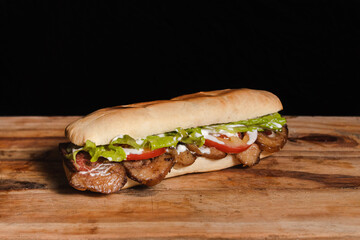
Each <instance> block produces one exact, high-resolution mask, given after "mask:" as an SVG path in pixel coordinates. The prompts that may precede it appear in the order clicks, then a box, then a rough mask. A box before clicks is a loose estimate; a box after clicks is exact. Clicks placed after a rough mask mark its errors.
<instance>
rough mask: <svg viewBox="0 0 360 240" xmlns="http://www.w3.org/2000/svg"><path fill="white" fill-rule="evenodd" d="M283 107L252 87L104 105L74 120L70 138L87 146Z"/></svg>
mask: <svg viewBox="0 0 360 240" xmlns="http://www.w3.org/2000/svg"><path fill="white" fill-rule="evenodd" d="M280 110H282V104H281V102H280V100H279V98H278V97H277V96H275V95H274V94H272V93H270V92H267V91H261V90H252V89H226V90H218V91H210V92H199V93H194V94H189V95H184V96H180V97H176V98H173V99H171V100H162V101H153V102H145V103H137V104H130V105H122V106H116V107H111V108H104V109H100V110H98V111H95V112H93V113H91V114H89V115H87V116H86V117H84V118H82V119H79V120H77V121H75V122H73V123H71V124H70V125H69V126H68V127H67V128H66V130H65V134H66V136H67V137H68V138H69V140H70V141H71V142H72V143H74V144H75V145H78V146H83V145H84V144H85V142H86V140H90V141H92V142H94V143H95V144H96V145H104V144H108V143H109V142H110V141H111V140H112V139H113V138H115V137H116V136H119V135H124V134H128V135H130V136H131V137H133V138H135V139H140V138H144V137H146V136H149V135H152V134H160V133H164V132H168V131H173V130H174V129H176V128H178V127H181V128H190V127H197V126H203V125H210V124H216V123H226V122H233V121H239V120H246V119H251V118H256V117H259V116H263V115H267V114H270V113H274V112H278V111H280Z"/></svg>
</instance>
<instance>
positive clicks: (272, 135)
mask: <svg viewBox="0 0 360 240" xmlns="http://www.w3.org/2000/svg"><path fill="white" fill-rule="evenodd" d="M287 138H288V129H287V126H286V125H284V126H283V128H282V131H280V132H274V131H268V130H267V131H264V132H259V133H258V137H257V140H256V142H255V143H253V144H252V145H251V146H250V147H248V148H247V149H246V150H245V151H243V152H240V153H237V154H233V155H234V157H235V158H236V159H238V160H239V162H240V163H241V164H243V165H245V166H253V165H255V164H257V163H258V162H259V161H260V154H261V152H262V151H266V152H269V153H273V152H276V151H279V150H280V149H281V148H282V147H283V146H284V145H285V143H286V141H287ZM69 146H70V145H69V143H66V144H60V145H59V148H60V151H61V152H62V154H63V155H64V156H66V155H68V154H70V152H69V151H70V150H68V149H70V148H69ZM198 156H202V157H206V158H209V159H221V158H224V157H226V156H227V153H225V152H222V151H220V150H218V149H216V148H215V147H207V146H202V147H198V146H196V145H195V144H186V145H182V144H179V145H178V147H177V148H168V150H167V152H166V153H164V154H162V155H160V156H157V157H154V158H151V159H145V160H134V161H126V160H125V161H122V162H111V161H108V160H107V159H105V158H99V160H98V161H97V162H90V159H91V156H90V154H89V153H87V152H84V151H80V152H79V153H78V154H77V155H76V161H73V160H69V159H67V158H65V160H64V165H65V166H66V167H67V169H68V170H67V171H66V175H67V178H68V179H69V183H70V185H71V186H73V187H74V188H76V189H78V190H82V191H85V190H90V191H93V192H101V193H112V192H117V191H119V190H120V189H121V188H122V187H123V186H124V185H125V184H126V182H127V178H128V177H129V178H131V179H132V180H134V181H137V182H139V183H141V184H144V185H147V186H153V185H156V184H158V183H160V182H161V181H162V180H163V179H164V178H165V177H166V175H167V174H168V173H169V172H170V171H171V169H172V167H173V166H174V165H175V164H176V165H177V166H179V167H182V166H189V165H191V164H193V163H194V162H195V161H196V159H197V157H198Z"/></svg>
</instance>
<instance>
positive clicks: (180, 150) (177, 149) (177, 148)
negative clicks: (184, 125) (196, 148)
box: [176, 144, 187, 154]
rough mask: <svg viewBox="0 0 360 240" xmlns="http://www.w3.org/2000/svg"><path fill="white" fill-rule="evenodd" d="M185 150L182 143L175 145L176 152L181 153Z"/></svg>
mask: <svg viewBox="0 0 360 240" xmlns="http://www.w3.org/2000/svg"><path fill="white" fill-rule="evenodd" d="M186 150H187V147H186V146H185V145H182V144H178V145H177V147H176V151H177V153H178V154H179V153H182V152H185V151H186Z"/></svg>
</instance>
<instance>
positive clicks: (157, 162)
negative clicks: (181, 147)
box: [123, 153, 175, 186]
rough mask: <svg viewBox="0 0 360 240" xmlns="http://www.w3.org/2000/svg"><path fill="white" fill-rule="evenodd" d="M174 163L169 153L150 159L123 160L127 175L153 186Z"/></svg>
mask: <svg viewBox="0 0 360 240" xmlns="http://www.w3.org/2000/svg"><path fill="white" fill-rule="evenodd" d="M174 163H175V162H174V158H173V157H172V156H171V155H170V154H169V153H164V154H162V155H160V156H158V157H155V158H152V159H146V160H136V161H123V164H124V167H125V169H126V172H127V174H128V177H129V178H131V179H132V180H134V181H137V182H139V183H141V184H144V185H146V186H154V185H156V184H158V183H159V182H161V181H162V180H163V179H164V178H165V176H166V175H167V174H168V173H169V172H170V170H171V168H172V166H173V165H174Z"/></svg>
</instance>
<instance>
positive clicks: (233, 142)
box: [204, 135, 251, 153]
mask: <svg viewBox="0 0 360 240" xmlns="http://www.w3.org/2000/svg"><path fill="white" fill-rule="evenodd" d="M216 139H217V140H219V141H221V142H223V143H224V144H222V143H219V142H215V141H212V140H209V139H205V144H204V145H206V146H208V147H215V148H216V149H218V150H220V151H222V152H226V153H239V152H242V151H245V150H246V149H248V148H249V147H250V146H251V145H248V144H246V143H247V141H248V140H249V137H248V136H247V135H245V137H244V138H243V139H241V138H239V137H235V136H234V137H230V138H229V137H226V136H223V135H221V136H219V137H216Z"/></svg>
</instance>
